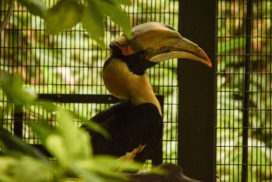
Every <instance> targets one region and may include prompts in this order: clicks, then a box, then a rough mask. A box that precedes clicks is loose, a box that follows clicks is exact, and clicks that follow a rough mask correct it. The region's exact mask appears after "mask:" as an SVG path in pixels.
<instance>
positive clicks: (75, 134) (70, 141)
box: [57, 108, 92, 159]
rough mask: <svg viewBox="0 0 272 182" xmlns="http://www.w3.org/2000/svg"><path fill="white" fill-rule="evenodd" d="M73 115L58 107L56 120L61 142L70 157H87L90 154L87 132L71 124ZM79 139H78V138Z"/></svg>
mask: <svg viewBox="0 0 272 182" xmlns="http://www.w3.org/2000/svg"><path fill="white" fill-rule="evenodd" d="M73 121H74V117H73V116H72V115H71V114H70V113H69V112H68V111H65V110H63V109H60V108H59V109H58V112H57V122H58V125H57V127H58V129H59V130H60V132H61V137H62V140H63V144H64V146H65V148H66V150H67V152H68V153H69V154H70V155H71V158H72V159H88V158H90V157H91V155H92V149H91V147H90V146H91V144H90V136H89V134H88V133H87V132H86V131H85V130H83V129H80V128H78V127H76V126H74V124H73ZM79 139H80V140H79Z"/></svg>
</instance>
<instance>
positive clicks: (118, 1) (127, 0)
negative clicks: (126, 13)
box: [108, 0, 132, 6]
mask: <svg viewBox="0 0 272 182" xmlns="http://www.w3.org/2000/svg"><path fill="white" fill-rule="evenodd" d="M108 1H112V2H114V3H115V4H117V5H119V4H123V5H127V6H130V5H131V4H132V3H131V0H108Z"/></svg>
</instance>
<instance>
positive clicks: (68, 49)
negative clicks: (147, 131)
mask: <svg viewBox="0 0 272 182" xmlns="http://www.w3.org/2000/svg"><path fill="white" fill-rule="evenodd" d="M8 2H9V1H6V0H4V1H1V2H0V3H1V6H0V15H1V20H2V19H3V17H4V16H5V15H6V14H7V13H8V9H9V7H8ZM44 2H45V3H46V4H47V6H48V7H52V6H53V5H54V4H55V3H56V2H57V1H56V0H54V1H51V0H44ZM123 8H124V9H125V10H126V12H127V13H128V14H129V15H130V17H131V20H132V24H133V25H137V24H140V23H144V22H148V21H158V22H163V23H166V24H169V25H171V26H173V27H175V28H176V29H177V28H178V27H177V26H178V1H172V0H156V1H153V0H135V1H132V6H130V7H129V8H128V7H123ZM104 24H105V30H106V39H105V42H106V45H109V43H110V42H111V41H112V40H113V39H114V38H116V37H117V36H119V35H120V33H121V30H120V28H119V27H118V26H116V25H115V24H114V23H113V22H111V21H110V20H109V19H106V20H105V23H104ZM109 55H110V52H109V48H105V49H103V48H100V47H98V45H97V44H96V43H95V42H94V41H93V40H92V39H91V38H90V36H89V34H88V33H87V31H85V30H84V29H83V28H82V26H81V24H78V25H77V26H76V27H74V28H72V29H71V30H66V31H64V32H62V33H60V34H58V35H48V34H47V33H46V32H45V25H44V21H43V19H41V18H39V17H37V16H33V15H31V14H30V13H29V12H28V11H27V10H26V9H25V8H23V7H22V6H21V5H20V4H19V3H18V1H15V6H14V8H13V10H12V16H11V18H10V19H9V22H8V24H7V26H6V27H5V29H4V30H3V31H2V34H1V48H0V70H1V71H6V72H9V73H19V74H20V75H21V77H22V79H23V82H24V86H26V87H29V88H31V89H32V90H34V91H35V92H36V93H38V94H103V95H104V94H110V93H109V92H108V91H107V90H106V88H105V87H104V84H103V80H102V76H101V72H102V67H103V63H104V61H105V60H106V58H107V57H108V56H109ZM176 69H177V60H171V61H168V62H166V63H162V64H159V65H157V66H156V67H154V68H151V69H150V70H149V71H148V74H149V75H150V81H151V84H152V85H153V89H154V91H155V93H156V95H164V130H165V131H164V133H165V134H164V137H163V151H164V153H163V159H164V161H167V162H172V163H177V129H176V126H177V107H178V103H177V100H178V99H177V75H176V74H177V71H176ZM0 97H1V99H0V100H1V102H0V107H1V113H2V114H3V117H2V118H3V119H2V120H1V124H2V125H3V126H4V127H5V128H8V129H9V130H10V131H13V130H14V112H15V111H14V108H13V107H12V106H10V105H8V103H7V99H6V97H5V96H4V94H3V93H2V92H1V91H0ZM64 105H65V106H64V107H66V108H69V109H71V110H73V111H76V112H81V113H80V114H81V115H83V116H85V117H88V118H90V117H91V116H94V115H95V113H98V112H99V111H101V110H103V109H105V108H106V107H108V106H109V105H108V104H107V105H105V104H104V105H103V104H102V105H101V104H64ZM32 110H33V112H32V111H31V113H25V114H24V122H26V121H27V120H38V116H39V117H40V116H41V115H42V116H43V115H44V119H46V120H49V121H51V120H54V119H55V118H54V116H53V115H50V114H48V113H44V112H43V111H41V110H39V108H33V109H32ZM52 122H53V121H52ZM22 135H23V138H24V140H25V141H26V142H29V143H38V142H39V141H38V140H37V139H36V138H35V136H32V134H31V132H30V130H29V128H27V127H26V126H25V125H24V126H23V133H22Z"/></svg>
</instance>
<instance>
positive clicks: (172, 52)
mask: <svg viewBox="0 0 272 182" xmlns="http://www.w3.org/2000/svg"><path fill="white" fill-rule="evenodd" d="M113 45H114V46H117V47H118V48H119V50H120V51H121V53H122V55H123V56H129V55H133V54H136V53H143V54H144V56H145V58H146V59H147V60H149V61H150V62H154V63H159V62H162V61H164V60H168V59H173V58H184V59H191V60H194V61H198V62H201V63H203V64H205V65H207V66H209V67H211V66H212V64H211V61H210V59H209V57H208V55H207V54H206V53H205V52H204V51H203V50H202V49H201V48H200V47H199V46H198V45H197V44H195V43H193V42H191V41H190V40H188V39H186V38H184V37H182V36H181V35H180V34H179V33H178V32H177V31H176V30H175V29H173V28H172V27H170V26H167V25H164V24H162V23H157V22H149V23H144V24H140V25H137V26H135V27H134V28H133V29H132V38H131V39H127V38H126V37H125V36H123V35H122V36H120V37H118V38H116V39H115V40H114V41H113V42H112V46H113Z"/></svg>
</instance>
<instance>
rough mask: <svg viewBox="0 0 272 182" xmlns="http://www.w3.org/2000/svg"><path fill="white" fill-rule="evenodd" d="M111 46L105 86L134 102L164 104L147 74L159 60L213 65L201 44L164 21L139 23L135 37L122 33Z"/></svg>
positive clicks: (105, 69)
mask: <svg viewBox="0 0 272 182" xmlns="http://www.w3.org/2000/svg"><path fill="white" fill-rule="evenodd" d="M110 48H111V51H112V55H111V57H110V58H109V59H108V60H107V61H106V62H105V64H104V69H103V79H104V83H105V86H106V87H107V89H108V90H109V91H110V92H111V93H112V94H113V95H114V96H116V97H118V98H119V99H124V100H130V101H132V103H134V104H141V103H147V102H149V103H154V104H155V105H156V106H157V107H158V108H159V107H160V106H159V102H158V101H157V99H156V98H155V95H154V92H153V91H152V87H151V85H150V83H149V81H148V78H147V77H146V76H145V74H144V73H145V70H146V69H148V68H150V67H152V66H154V65H156V64H157V63H159V62H162V61H165V60H168V59H172V58H185V59H191V60H194V61H197V62H200V63H203V64H205V65H207V66H209V67H211V66H212V64H211V61H210V59H209V57H208V56H207V54H206V53H205V52H204V51H203V50H202V49H201V48H200V47H199V46H198V45H196V44H195V43H193V42H191V41H189V40H188V39H186V38H184V37H182V36H181V35H180V34H179V33H178V32H177V31H176V30H175V29H173V28H172V27H170V26H167V25H164V24H162V23H156V22H149V23H144V24H141V25H137V26H135V27H134V28H133V30H132V36H131V38H127V37H126V36H124V35H121V36H120V37H117V38H116V39H115V40H114V41H113V42H112V43H111V44H110ZM159 110H160V109H159Z"/></svg>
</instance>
